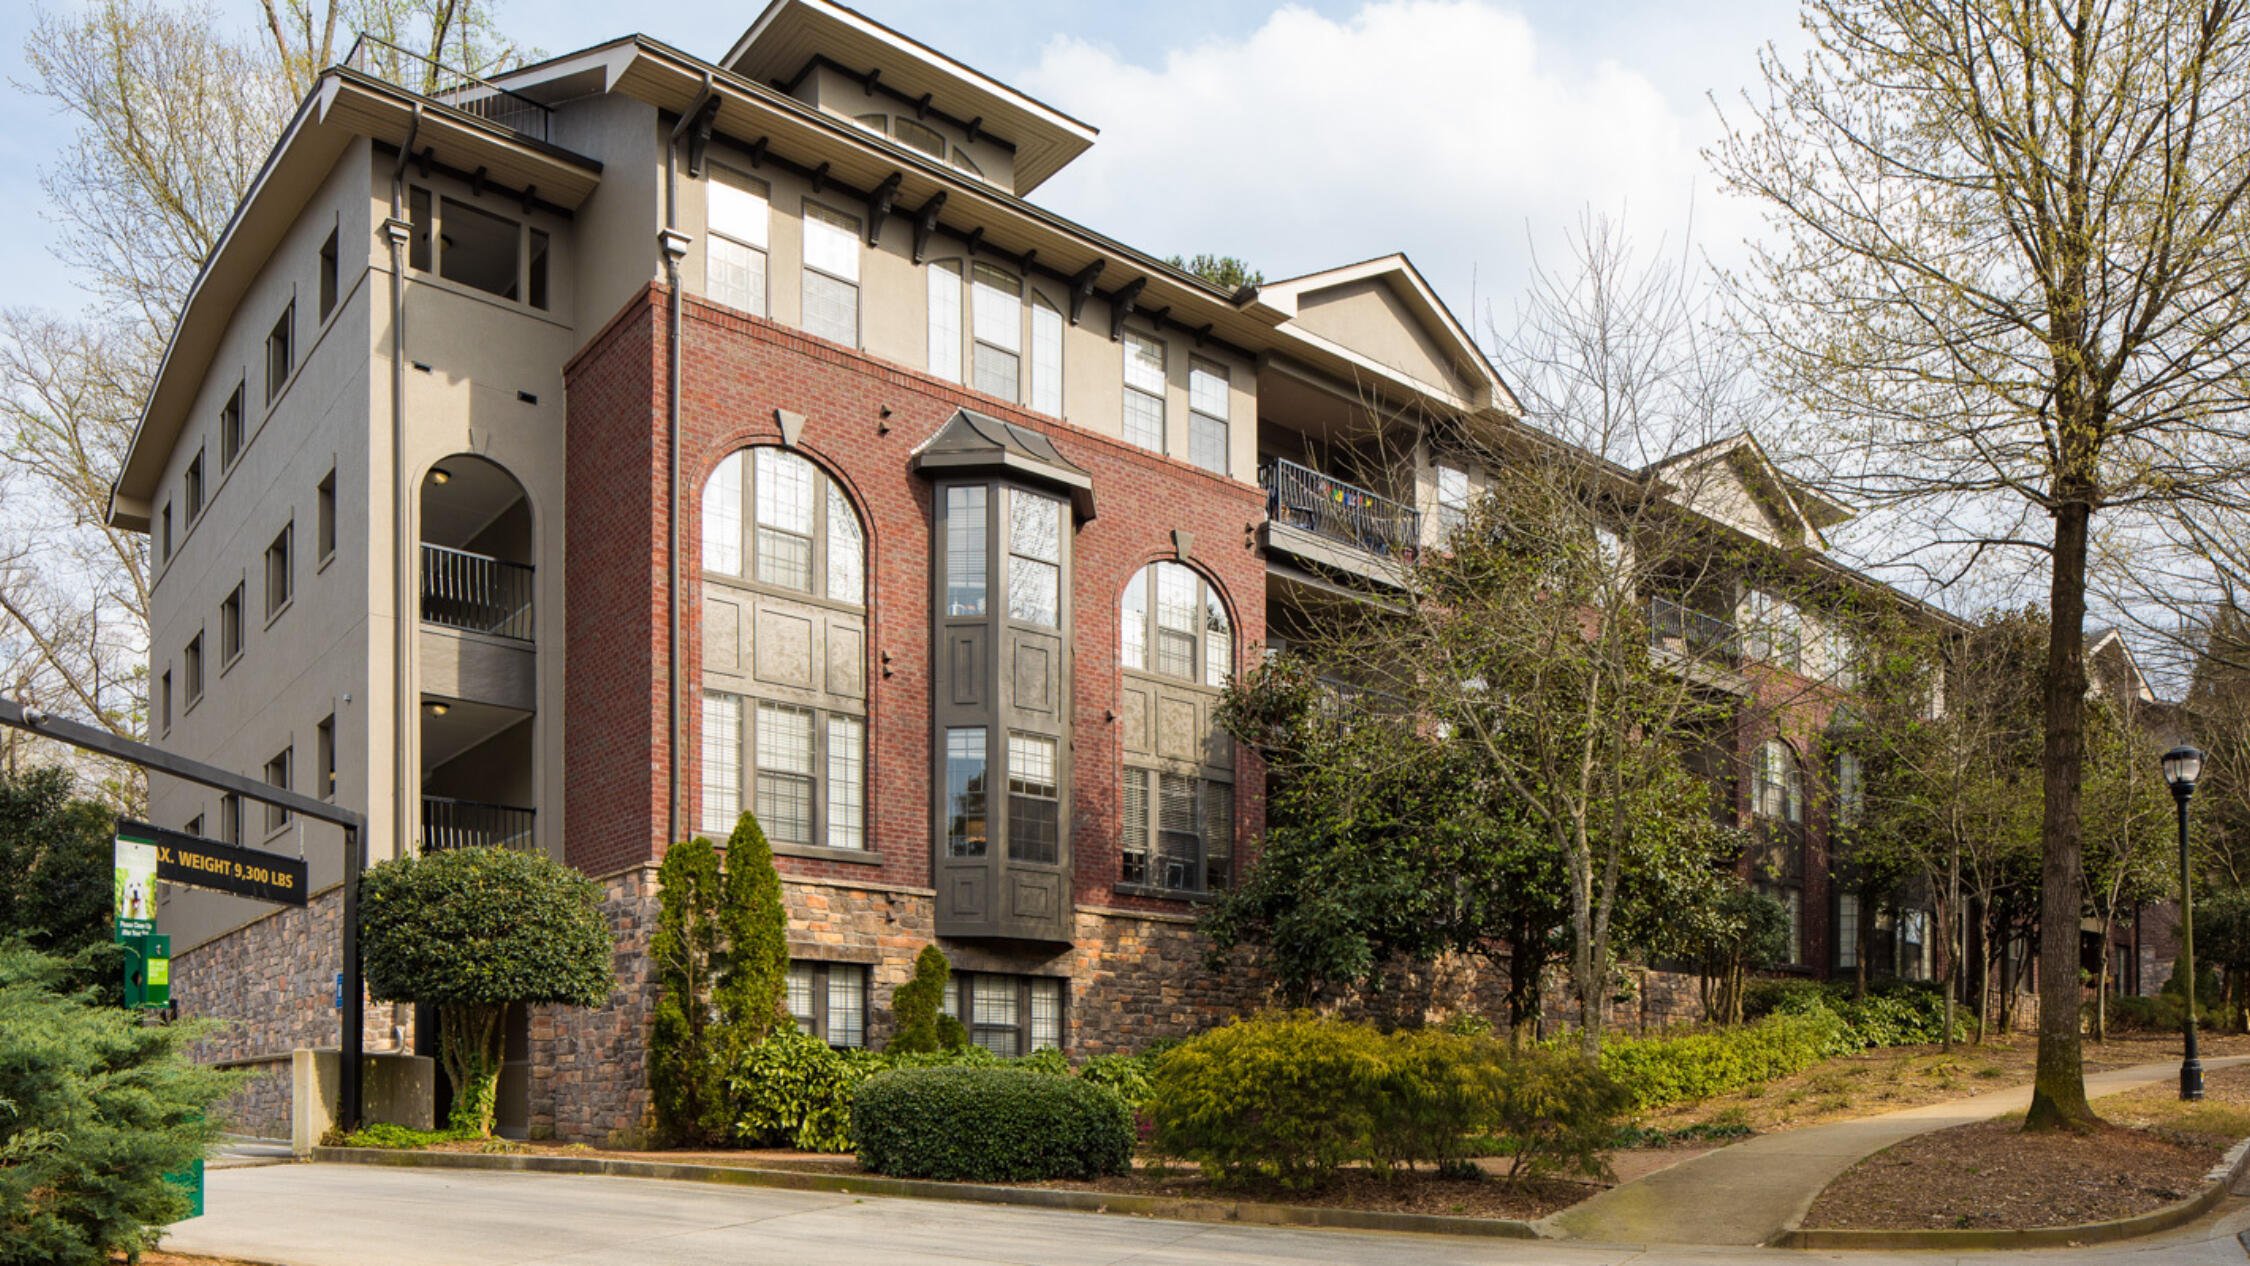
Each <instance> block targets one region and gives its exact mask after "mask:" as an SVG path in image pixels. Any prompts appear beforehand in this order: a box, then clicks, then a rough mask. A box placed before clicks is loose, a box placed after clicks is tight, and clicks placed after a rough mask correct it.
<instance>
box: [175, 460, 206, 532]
mask: <svg viewBox="0 0 2250 1266" xmlns="http://www.w3.org/2000/svg"><path fill="white" fill-rule="evenodd" d="M180 501H181V503H182V504H183V505H184V506H185V507H186V509H187V521H188V522H190V523H193V522H195V521H196V520H197V519H199V518H202V517H203V450H202V449H200V448H199V449H197V450H195V456H193V457H190V458H188V464H187V473H186V474H185V475H182V476H181V477H180Z"/></svg>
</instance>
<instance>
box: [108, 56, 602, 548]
mask: <svg viewBox="0 0 2250 1266" xmlns="http://www.w3.org/2000/svg"><path fill="white" fill-rule="evenodd" d="M361 136H365V137H369V138H371V139H373V140H375V141H379V142H384V143H387V144H390V145H392V146H394V147H399V146H403V145H405V144H406V143H407V141H408V139H409V138H410V137H411V138H412V142H413V145H414V147H415V150H416V152H418V153H419V152H423V151H424V150H427V151H429V152H430V153H431V154H432V155H433V156H434V157H435V158H436V159H437V160H438V161H441V162H444V163H446V164H447V165H448V166H452V167H456V168H459V169H462V170H475V169H478V168H482V169H484V171H485V173H486V175H487V178H488V179H490V180H491V181H492V182H493V183H494V184H496V185H505V186H508V187H511V188H515V189H519V190H520V189H526V188H531V189H536V191H537V196H538V198H539V200H540V201H542V202H545V203H548V204H550V205H553V206H558V207H561V208H563V209H565V210H570V209H574V208H576V207H577V206H578V205H579V204H580V203H582V202H583V201H584V200H585V198H586V196H587V195H588V194H590V193H592V192H593V190H594V188H595V186H596V184H598V183H599V181H600V179H601V165H600V164H599V163H597V162H595V161H594V160H592V159H590V158H584V157H580V156H578V155H573V154H570V153H569V152H568V151H566V150H563V149H561V148H559V147H557V146H553V145H549V144H546V143H544V142H539V141H534V140H531V139H530V138H526V137H520V136H516V135H515V134H513V133H511V132H509V131H508V130H507V129H505V128H503V127H501V126H500V125H498V124H495V123H492V122H489V121H488V120H485V119H481V118H478V117H477V116H475V115H471V114H467V113H464V112H462V111H460V110H456V109H453V108H452V107H450V106H445V105H442V104H439V103H436V102H432V101H430V100H429V99H428V98H424V97H419V96H417V95H415V94H413V93H410V92H408V91H406V90H405V89H402V88H398V87H395V86H393V85H391V84H388V83H384V82H383V81H381V80H378V79H372V78H370V77H368V76H366V75H363V74H360V73H359V72H357V71H352V70H346V69H344V68H341V67H331V68H330V69H328V70H327V71H324V72H322V74H321V77H320V78H319V80H317V81H316V82H315V83H314V84H313V87H312V90H311V91H309V92H307V93H306V94H305V99H304V100H303V101H302V102H301V103H299V105H298V108H297V113H296V114H295V115H294V116H292V118H291V119H290V121H289V125H288V126H287V127H286V128H284V129H283V130H282V134H281V139H280V140H279V141H277V142H275V144H274V147H273V150H272V151H271V152H270V153H268V154H267V156H266V161H265V164H264V166H262V167H261V168H260V169H259V171H258V174H257V176H256V177H255V178H254V179H253V180H252V181H251V183H250V188H249V191H248V192H247V193H245V194H244V195H243V197H242V200H241V202H239V203H238V204H236V206H235V210H234V216H233V218H232V219H230V220H229V221H228V223H227V227H226V230H225V232H224V233H222V234H221V235H220V238H219V244H218V246H217V247H216V248H215V249H213V250H212V252H211V255H210V258H208V259H206V260H205V261H204V263H203V269H202V271H201V272H199V273H198V274H197V275H196V279H195V282H194V284H193V285H192V286H191V287H190V288H189V290H188V297H187V302H186V303H185V304H184V305H182V307H181V309H180V316H179V320H178V321H177V322H175V323H174V325H173V327H172V335H171V339H170V341H169V342H168V343H167V344H166V345H165V348H164V356H163V359H162V361H161V362H160V363H159V365H158V367H157V372H156V379H155V381H154V383H153V384H152V385H151V387H150V389H149V395H148V399H147V400H146V401H145V402H144V403H143V406H142V410H141V417H140V420H139V422H138V423H137V424H136V426H135V428H134V432H133V441H132V444H131V446H130V447H128V448H127V450H126V454H125V461H124V464H123V465H122V467H121V468H120V469H119V471H118V476H117V480H116V482H115V484H114V485H113V486H112V488H111V491H110V501H109V508H108V517H109V521H110V523H111V524H113V525H115V526H117V527H120V528H124V529H127V530H130V531H147V530H148V526H149V520H150V516H151V515H152V514H153V512H154V506H155V501H156V491H157V482H158V480H159V479H160V478H161V477H162V474H163V469H164V464H165V461H166V460H167V459H168V457H169V456H170V454H171V449H172V445H173V443H174V442H175V441H176V440H177V438H178V436H179V433H180V430H181V428H182V426H183V424H184V420H185V418H184V415H185V414H186V411H187V410H188V409H189V408H190V407H191V406H192V405H193V404H194V401H195V397H196V394H197V393H198V392H199V391H200V390H201V387H202V383H203V377H204V374H205V373H206V372H207V370H208V369H209V367H210V362H211V357H212V356H213V355H214V354H215V353H216V351H217V348H218V344H219V342H220V340H221V339H223V338H224V337H225V335H226V331H227V327H228V317H229V316H230V314H232V312H233V311H234V309H235V306H236V305H237V304H239V303H240V302H241V299H242V295H243V293H244V292H245V291H246V290H247V289H248V288H249V286H250V285H251V283H252V282H254V281H255V280H256V278H257V276H258V274H259V272H260V271H262V270H263V269H264V267H265V265H266V262H267V260H268V259H269V258H270V256H271V254H272V249H273V244H274V243H275V242H277V241H279V240H280V238H281V237H282V235H283V234H285V233H287V232H288V231H289V227H290V226H291V225H292V224H294V223H296V220H297V217H298V215H299V213H300V212H301V210H302V206H303V199H304V196H305V195H307V194H309V192H310V190H311V189H313V188H317V187H318V184H319V182H320V181H322V180H325V179H326V178H327V175H328V173H329V171H330V170H331V169H332V168H333V167H334V166H335V164H336V161H337V159H338V158H340V157H341V156H342V155H343V153H344V150H345V149H346V148H347V147H348V146H349V145H350V144H351V142H352V141H353V140H354V139H355V138H357V137H361Z"/></svg>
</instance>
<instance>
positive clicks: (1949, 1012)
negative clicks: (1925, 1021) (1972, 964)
mask: <svg viewBox="0 0 2250 1266" xmlns="http://www.w3.org/2000/svg"><path fill="white" fill-rule="evenodd" d="M1968 939H1969V938H1968V932H1967V929H1966V927H1965V926H1964V925H1963V924H1962V922H1961V855H1960V854H1959V853H1954V854H1953V855H1951V856H1949V857H1947V858H1946V861H1945V983H1944V988H1945V1038H1944V1040H1943V1041H1942V1042H1941V1043H1940V1046H1939V1049H1941V1050H1945V1051H1948V1052H1950V1051H1951V1050H1952V1049H1953V995H1954V994H1955V993H1957V992H1959V991H1960V982H1961V953H1962V951H1963V950H1964V949H1966V948H1967V942H1968Z"/></svg>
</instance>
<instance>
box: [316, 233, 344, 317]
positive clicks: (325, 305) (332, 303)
mask: <svg viewBox="0 0 2250 1266" xmlns="http://www.w3.org/2000/svg"><path fill="white" fill-rule="evenodd" d="M341 232H343V230H342V229H330V230H328V240H327V241H325V242H322V243H321V244H320V319H321V320H323V321H325V320H327V319H328V314H329V313H331V312H334V311H335V310H336V273H337V259H336V254H337V251H336V237H337V234H339V233H341Z"/></svg>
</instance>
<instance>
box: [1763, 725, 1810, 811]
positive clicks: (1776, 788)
mask: <svg viewBox="0 0 2250 1266" xmlns="http://www.w3.org/2000/svg"><path fill="white" fill-rule="evenodd" d="M1750 812H1751V814H1752V815H1753V816H1755V817H1757V818H1759V819H1760V820H1762V821H1768V822H1789V823H1800V824H1801V823H1802V822H1804V820H1805V771H1804V767H1803V766H1801V765H1799V764H1798V763H1797V753H1796V752H1795V751H1794V750H1792V749H1791V748H1790V746H1789V744H1788V743H1787V742H1785V741H1784V740H1782V739H1778V738H1770V739H1767V740H1766V741H1765V742H1764V743H1763V744H1762V745H1760V746H1759V748H1758V763H1757V768H1756V770H1755V771H1754V776H1753V777H1752V780H1751V784H1750Z"/></svg>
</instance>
